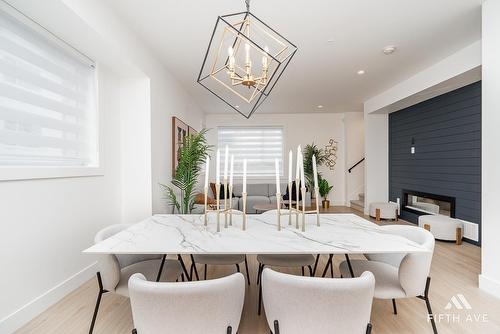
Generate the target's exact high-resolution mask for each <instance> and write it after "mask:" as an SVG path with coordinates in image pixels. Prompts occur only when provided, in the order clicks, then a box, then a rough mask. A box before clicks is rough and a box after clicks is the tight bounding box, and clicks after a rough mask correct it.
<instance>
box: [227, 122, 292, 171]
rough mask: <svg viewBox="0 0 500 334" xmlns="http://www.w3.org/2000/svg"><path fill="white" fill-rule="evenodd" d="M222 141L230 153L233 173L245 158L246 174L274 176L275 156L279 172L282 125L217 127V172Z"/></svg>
mask: <svg viewBox="0 0 500 334" xmlns="http://www.w3.org/2000/svg"><path fill="white" fill-rule="evenodd" d="M226 145H227V146H228V148H229V155H231V154H233V155H234V175H242V174H243V159H247V175H249V176H264V177H266V176H274V175H275V165H274V161H275V159H278V161H279V164H280V168H279V170H280V175H283V128H282V127H219V128H218V148H219V149H220V153H221V161H220V168H221V175H223V171H224V159H225V147H226Z"/></svg>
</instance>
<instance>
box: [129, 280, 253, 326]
mask: <svg viewBox="0 0 500 334" xmlns="http://www.w3.org/2000/svg"><path fill="white" fill-rule="evenodd" d="M128 285H129V291H130V304H131V306H132V317H133V320H134V328H135V329H134V330H133V331H132V333H137V334H162V333H166V332H168V333H204V334H221V333H227V334H234V333H236V332H237V331H238V326H239V323H240V318H241V312H242V310H243V303H244V300H245V279H244V278H243V275H242V274H241V273H234V274H232V275H230V276H226V277H223V278H218V279H213V280H207V281H195V282H180V283H163V282H151V281H147V280H146V277H144V275H142V274H135V275H133V276H132V277H130V280H129V283H128Z"/></svg>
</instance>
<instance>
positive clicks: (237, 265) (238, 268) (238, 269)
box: [236, 263, 240, 272]
mask: <svg viewBox="0 0 500 334" xmlns="http://www.w3.org/2000/svg"><path fill="white" fill-rule="evenodd" d="M236 270H237V271H238V272H240V265H239V264H238V263H236Z"/></svg>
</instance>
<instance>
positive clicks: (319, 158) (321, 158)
mask: <svg viewBox="0 0 500 334" xmlns="http://www.w3.org/2000/svg"><path fill="white" fill-rule="evenodd" d="M303 154H304V177H305V179H306V180H305V181H306V186H307V187H308V188H309V189H313V188H314V173H313V165H312V157H313V155H314V156H316V166H318V167H319V166H321V165H323V164H324V163H325V160H326V154H325V152H324V151H323V150H322V149H320V148H318V146H317V145H316V144H314V143H312V144H308V145H306V147H305V148H304V152H303ZM319 178H321V174H320V173H319V172H318V179H319ZM313 193H314V192H313Z"/></svg>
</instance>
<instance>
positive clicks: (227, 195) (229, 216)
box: [204, 145, 320, 232]
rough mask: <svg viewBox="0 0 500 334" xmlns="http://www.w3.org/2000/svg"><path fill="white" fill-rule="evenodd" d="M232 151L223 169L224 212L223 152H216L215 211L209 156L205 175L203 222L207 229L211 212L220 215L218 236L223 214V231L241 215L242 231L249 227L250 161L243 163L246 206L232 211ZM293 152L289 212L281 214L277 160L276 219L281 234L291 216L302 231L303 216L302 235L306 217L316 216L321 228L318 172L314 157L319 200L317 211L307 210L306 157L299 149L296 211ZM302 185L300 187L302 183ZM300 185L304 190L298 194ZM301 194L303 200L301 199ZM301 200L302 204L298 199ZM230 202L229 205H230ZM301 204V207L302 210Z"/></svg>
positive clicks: (290, 222) (243, 198)
mask: <svg viewBox="0 0 500 334" xmlns="http://www.w3.org/2000/svg"><path fill="white" fill-rule="evenodd" d="M228 158H229V151H228V147H227V146H226V155H225V166H224V208H221V205H220V191H221V183H220V170H219V166H220V151H219V150H217V160H216V183H215V197H216V199H215V200H216V206H215V209H213V207H209V205H208V177H209V164H210V158H209V157H208V156H207V158H206V173H205V188H204V191H205V207H204V209H205V210H204V211H205V215H204V222H205V226H208V214H209V213H210V212H215V213H216V215H217V232H220V231H221V217H220V216H221V214H224V228H228V227H229V226H232V225H233V214H240V213H241V214H242V229H243V231H245V230H246V225H247V214H246V211H247V192H246V171H247V161H246V159H244V160H243V192H242V202H243V208H242V209H243V211H239V210H234V209H233V208H232V203H233V168H234V156H231V174H230V181H229V185H228V182H227V181H228V178H227V172H228V164H229V160H228ZM292 162H293V157H292V151H291V150H290V154H289V161H288V165H289V170H288V190H289V195H290V196H289V205H288V212H284V211H282V198H281V189H280V177H279V175H280V173H279V161H278V159H275V168H276V215H277V228H278V231H281V216H284V215H288V225H292V216H293V215H295V227H296V228H297V229H299V217H300V216H301V217H302V219H301V221H302V224H301V229H302V232H305V230H306V215H307V214H316V225H317V226H320V219H319V187H318V171H317V167H316V157H315V156H313V157H312V164H313V174H314V175H313V176H314V192H315V195H316V196H315V197H316V208H315V210H306V203H305V198H306V187H305V178H304V157H303V155H302V150H301V148H300V145H299V146H298V147H297V168H296V177H295V185H296V187H295V191H296V193H295V195H296V196H295V198H296V205H295V207H293V201H292V196H291V195H292ZM299 182H300V183H299ZM299 184H300V186H301V188H300V190H299ZM299 192H301V193H300V195H301V196H299ZM300 197H302V201H300V200H299V198H300ZM228 200H229V205H228ZM301 204H302V207H301Z"/></svg>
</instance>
